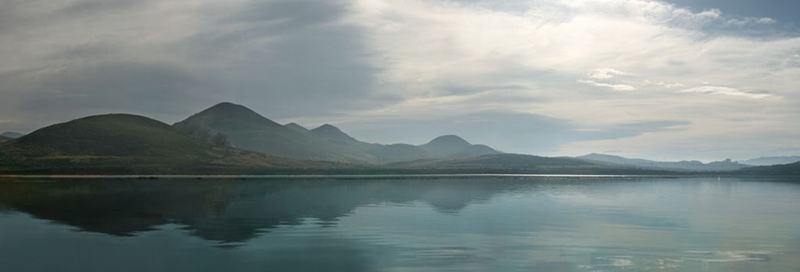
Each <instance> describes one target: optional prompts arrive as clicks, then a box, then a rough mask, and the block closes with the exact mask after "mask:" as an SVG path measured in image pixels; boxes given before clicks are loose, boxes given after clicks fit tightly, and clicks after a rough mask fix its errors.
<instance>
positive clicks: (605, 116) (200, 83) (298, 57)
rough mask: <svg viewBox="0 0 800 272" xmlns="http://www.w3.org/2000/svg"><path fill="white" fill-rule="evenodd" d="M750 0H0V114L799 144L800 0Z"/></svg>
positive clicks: (732, 145)
mask: <svg viewBox="0 0 800 272" xmlns="http://www.w3.org/2000/svg"><path fill="white" fill-rule="evenodd" d="M676 1H677V0H676ZM743 1H744V0H739V1H729V3H730V6H729V7H728V6H720V7H685V6H682V5H685V4H686V3H685V2H686V1H677V2H675V3H677V4H670V3H666V2H658V1H648V0H553V1H535V0H534V1H516V0H501V1H479V0H461V1H444V0H442V1H435V0H405V1H391V0H353V1H298V0H269V1H247V0H233V1H154V0H143V1H129V0H111V1H109V0H106V1H99V0H97V1H95V0H41V1H39V0H26V1H14V0H12V1H3V2H0V95H2V99H0V130H2V131H6V130H8V131H20V132H30V131H32V130H34V129H37V128H40V127H42V126H45V125H49V124H53V123H56V122H62V121H67V120H71V119H74V118H78V117H83V116H86V115H91V114H100V113H110V112H128V113H135V114H142V115H145V116H149V117H153V118H156V119H159V120H162V121H165V122H168V123H172V122H176V121H180V120H181V119H183V118H185V117H187V116H189V115H191V114H193V113H196V112H198V111H200V110H202V109H204V108H206V107H209V106H211V105H213V104H216V103H218V102H222V101H231V102H234V103H240V104H243V105H246V106H248V107H250V108H252V109H254V110H256V111H257V112H260V113H262V114H263V115H265V116H267V117H269V118H271V119H273V120H276V121H281V122H292V121H293V122H298V123H301V124H303V125H305V126H308V127H314V126H317V125H320V124H322V123H331V124H334V125H337V126H339V127H340V128H342V129H343V130H344V131H346V132H348V133H350V134H351V135H352V136H354V137H356V138H358V139H362V140H366V141H370V142H380V143H394V142H407V143H413V144H421V143H424V142H427V141H428V140H430V139H432V138H433V137H435V136H439V135H442V134H458V135H460V136H462V137H464V138H466V139H467V140H469V141H471V142H474V143H483V144H488V145H490V146H493V147H496V148H498V149H500V150H503V151H506V152H518V153H529V154H539V155H582V154H586V153H591V152H603V153H612V154H618V155H622V156H627V157H645V158H653V159H670V160H676V159H701V160H718V159H724V158H726V157H730V158H734V159H745V158H750V157H757V156H766V155H790V154H797V153H800V141H797V139H800V121H798V120H800V103H799V102H800V90H798V86H800V34H798V31H797V27H796V23H797V22H794V21H791V20H788V19H786V18H790V16H788V15H787V14H785V13H784V12H781V11H783V10H786V9H790V10H791V9H792V8H797V7H796V5H797V4H795V3H793V2H792V1H791V0H787V1H785V2H778V1H771V2H774V3H773V5H786V6H785V7H784V8H778V9H775V7H774V6H772V7H770V8H769V9H754V10H752V12H751V13H752V14H749V13H748V12H749V11H748V9H744V8H743V9H739V10H737V9H736V7H740V6H742V5H741V3H740V2H743ZM704 3H706V4H708V3H711V2H704ZM720 5H722V4H720ZM728 10H733V11H736V13H727V11H728ZM794 10H796V9H794ZM724 11H725V12H724ZM769 14H775V15H776V18H772V17H770V16H769Z"/></svg>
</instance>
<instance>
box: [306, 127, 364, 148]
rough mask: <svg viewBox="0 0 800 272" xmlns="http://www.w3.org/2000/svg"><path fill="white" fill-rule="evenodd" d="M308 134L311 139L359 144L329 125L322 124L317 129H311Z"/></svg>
mask: <svg viewBox="0 0 800 272" xmlns="http://www.w3.org/2000/svg"><path fill="white" fill-rule="evenodd" d="M308 133H309V134H310V135H311V136H313V137H316V138H319V139H325V140H329V141H338V142H343V143H347V142H351V143H352V142H359V141H358V140H356V139H355V138H353V137H350V135H347V134H346V133H344V132H342V130H340V129H339V128H337V127H334V126H332V125H329V124H324V125H322V126H320V127H318V128H315V129H312V130H310V131H309V132H308Z"/></svg>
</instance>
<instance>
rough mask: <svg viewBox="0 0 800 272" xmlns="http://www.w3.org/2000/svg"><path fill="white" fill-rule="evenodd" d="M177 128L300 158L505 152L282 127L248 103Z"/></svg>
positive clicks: (375, 159) (359, 159)
mask: <svg viewBox="0 0 800 272" xmlns="http://www.w3.org/2000/svg"><path fill="white" fill-rule="evenodd" d="M174 127H175V128H176V129H178V130H179V131H181V132H182V133H184V134H186V135H190V136H192V137H195V138H200V139H207V138H210V137H212V136H213V135H217V134H222V135H224V136H225V137H226V139H227V140H228V141H229V142H230V143H231V145H233V146H234V147H236V148H240V149H244V150H250V151H256V152H261V153H265V154H270V155H275V156H281V157H289V158H297V159H311V160H322V161H336V162H347V163H358V164H385V163H392V162H399V161H410V160H419V159H432V158H447V157H464V156H478V155H485V154H498V153H499V152H497V151H495V150H494V149H491V148H490V147H488V146H483V145H472V144H469V143H468V142H466V141H464V140H463V139H461V138H459V137H458V136H444V137H440V138H437V139H434V141H431V143H428V144H426V145H422V146H413V145H407V144H394V145H382V144H373V143H366V142H362V141H359V140H357V139H355V138H353V137H351V136H350V135H347V134H346V133H344V132H343V131H342V130H340V129H339V128H337V127H335V126H333V125H330V124H325V125H322V126H320V127H317V128H315V129H312V130H308V129H306V128H305V127H302V126H300V125H297V124H295V123H290V124H286V125H280V124H278V123H275V122H273V121H272V120H269V119H267V118H266V117H264V116H261V115H259V114H258V113H256V112H254V111H252V110H251V109H248V108H247V107H244V106H241V105H236V104H232V103H227V102H225V103H220V104H217V105H215V106H212V107H211V108H208V109H206V110H203V111H201V112H200V113H197V114H195V115H192V116H191V117H189V118H187V119H186V120H183V121H181V122H178V123H176V124H175V125H174ZM459 140H460V141H459Z"/></svg>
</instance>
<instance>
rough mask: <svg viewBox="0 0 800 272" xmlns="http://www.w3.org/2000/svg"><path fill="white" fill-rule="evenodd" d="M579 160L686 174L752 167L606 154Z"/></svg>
mask: <svg viewBox="0 0 800 272" xmlns="http://www.w3.org/2000/svg"><path fill="white" fill-rule="evenodd" d="M576 158H577V159H581V160H585V161H589V162H597V163H603V164H608V165H619V166H629V167H634V168H639V169H650V170H668V171H686V172H717V171H735V170H739V169H743V168H746V167H750V166H749V165H744V164H741V163H738V162H734V161H731V160H730V159H728V160H725V161H719V162H711V163H702V162H700V161H678V162H661V161H651V160H645V159H628V158H624V157H620V156H614V155H605V154H595V153H592V154H589V155H583V156H580V157H576Z"/></svg>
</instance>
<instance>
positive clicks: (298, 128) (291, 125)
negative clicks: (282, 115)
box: [283, 123, 309, 133]
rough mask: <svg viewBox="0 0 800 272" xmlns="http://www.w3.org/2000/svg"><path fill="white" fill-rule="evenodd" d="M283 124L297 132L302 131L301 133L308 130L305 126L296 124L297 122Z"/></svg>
mask: <svg viewBox="0 0 800 272" xmlns="http://www.w3.org/2000/svg"><path fill="white" fill-rule="evenodd" d="M283 126H284V127H286V128H288V129H291V130H294V131H297V132H302V133H306V132H309V130H308V129H307V128H306V127H304V126H301V125H298V124H297V123H288V124H285V125H283Z"/></svg>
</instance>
